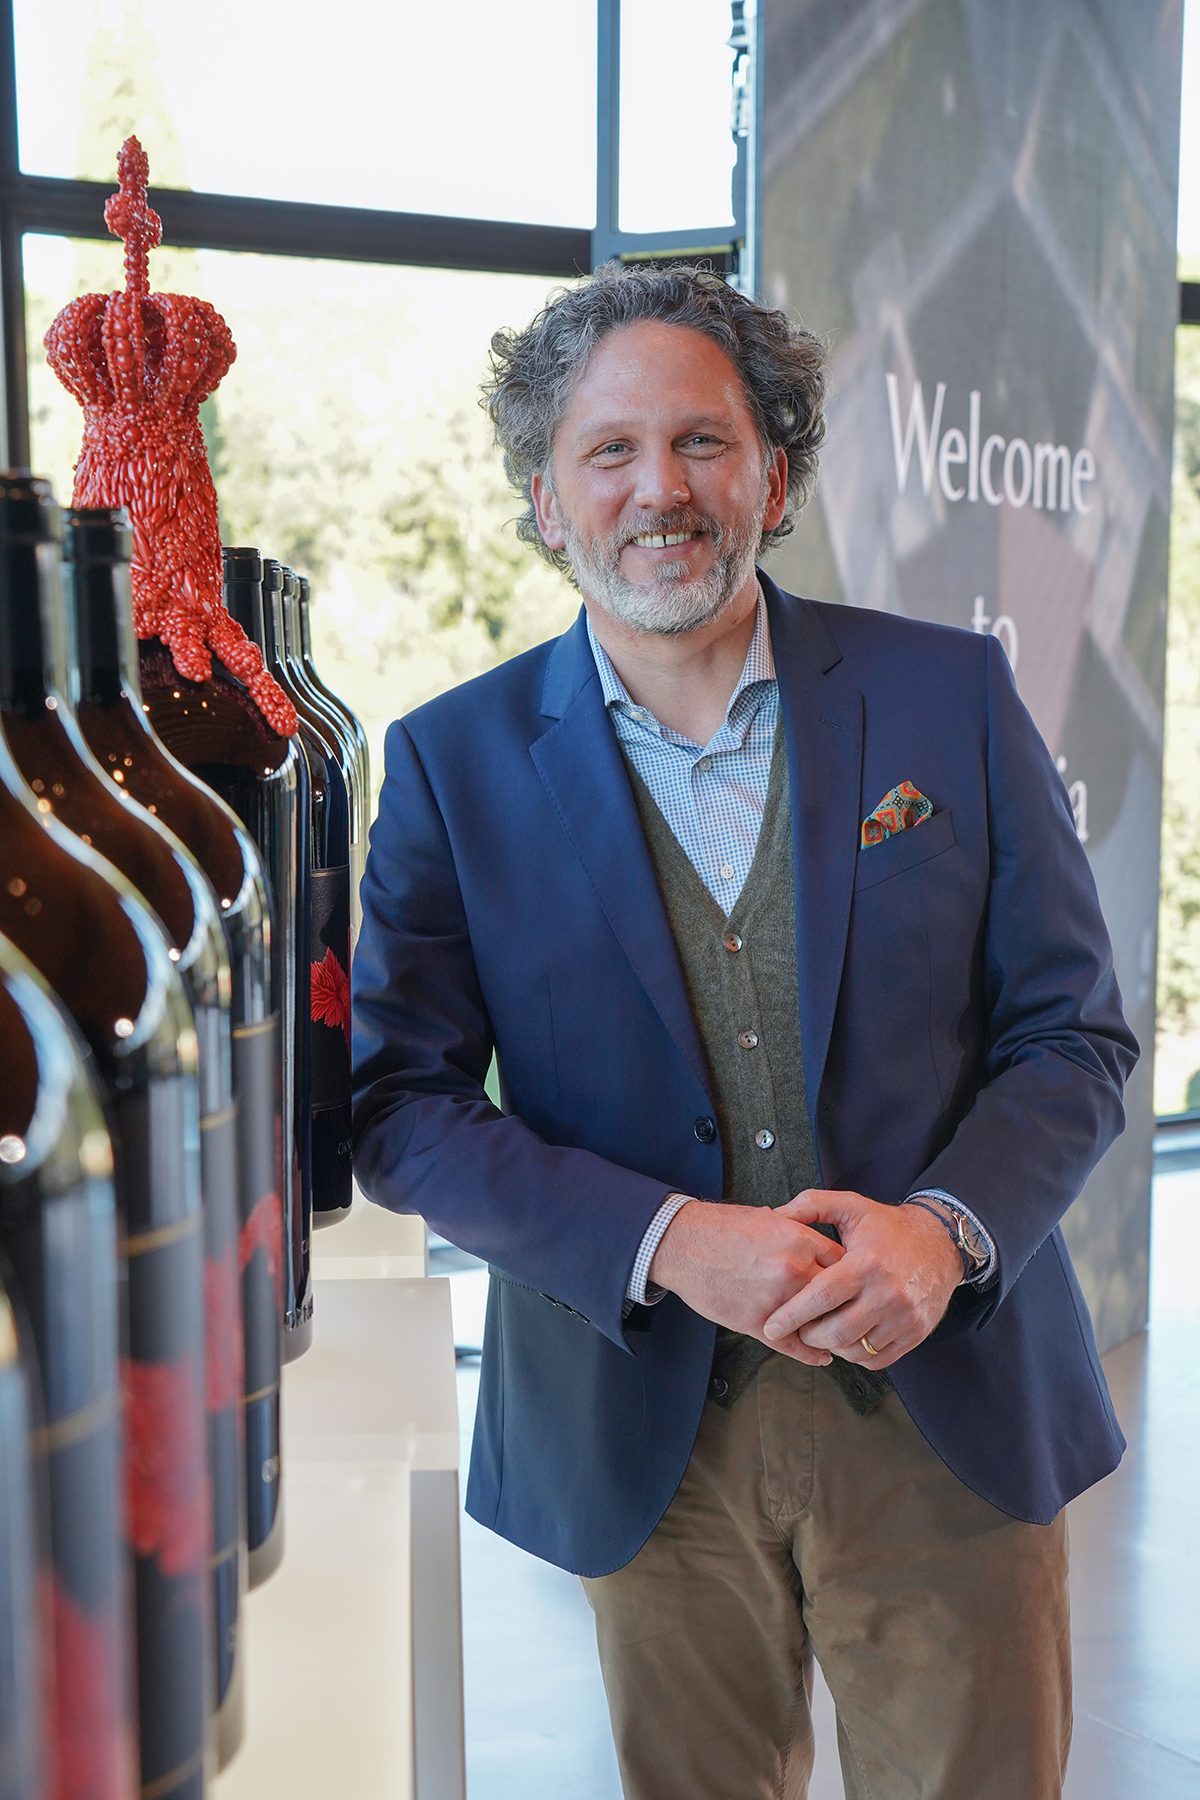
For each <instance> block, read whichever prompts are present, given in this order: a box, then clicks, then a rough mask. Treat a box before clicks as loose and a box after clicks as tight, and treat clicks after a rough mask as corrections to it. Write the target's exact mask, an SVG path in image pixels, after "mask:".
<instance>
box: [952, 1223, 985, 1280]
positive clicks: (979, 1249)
mask: <svg viewBox="0 0 1200 1800" xmlns="http://www.w3.org/2000/svg"><path fill="white" fill-rule="evenodd" d="M954 1216H955V1218H956V1219H957V1220H958V1231H959V1236H960V1238H961V1239H962V1247H963V1249H964V1250H965V1251H966V1253H967V1255H968V1256H969V1257H970V1258H971V1261H972V1262H973V1263H974V1264H975V1266H976V1268H977V1269H982V1267H983V1265H984V1263H985V1262H986V1261H987V1259H988V1253H987V1246H986V1244H985V1243H984V1241H983V1238H982V1236H981V1235H980V1233H979V1232H978V1231H977V1230H976V1228H975V1226H974V1225H972V1223H971V1221H970V1219H965V1218H964V1217H963V1215H962V1213H956V1214H955V1215H954Z"/></svg>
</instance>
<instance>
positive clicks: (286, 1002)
mask: <svg viewBox="0 0 1200 1800" xmlns="http://www.w3.org/2000/svg"><path fill="white" fill-rule="evenodd" d="M226 577H227V584H226V596H227V600H230V599H231V600H232V602H233V604H232V605H231V607H230V610H231V612H234V611H235V608H238V607H239V606H240V607H241V610H242V611H245V612H246V614H247V616H249V615H250V614H251V613H252V611H253V602H254V599H255V597H256V596H257V600H258V622H257V632H258V634H257V636H256V637H255V642H257V643H258V644H259V645H260V647H261V642H262V594H261V579H262V577H261V563H257V572H256V566H255V563H253V562H252V563H251V564H249V566H248V568H247V570H246V572H245V573H244V574H243V573H242V572H241V570H240V569H239V567H237V566H233V567H232V568H231V566H230V564H229V562H228V560H227V564H226ZM235 616H238V617H239V618H240V620H241V623H242V624H243V626H246V618H241V613H240V612H235ZM251 624H253V620H251ZM247 630H248V632H249V634H250V635H251V636H254V632H253V631H252V630H251V629H250V627H249V626H247ZM140 668H141V684H142V701H143V704H144V706H145V707H146V710H147V713H148V715H149V718H150V723H151V724H152V725H153V727H154V729H155V731H156V732H157V733H158V735H159V737H161V738H162V740H163V741H164V742H165V744H166V745H167V748H168V749H169V750H170V751H171V752H172V753H173V754H174V755H175V756H176V757H178V759H179V761H180V762H181V763H182V764H183V765H184V767H185V768H187V769H190V770H191V772H192V774H193V775H195V776H196V777H197V778H198V779H199V780H200V781H202V782H204V783H205V784H206V786H208V787H210V788H213V789H214V790H215V791H216V793H218V794H219V795H220V796H221V798H222V799H223V800H224V801H226V802H227V803H228V805H230V806H231V807H232V808H233V810H234V812H235V813H236V814H237V816H238V818H239V819H241V821H242V823H243V824H244V825H245V827H246V829H247V830H248V831H249V833H250V836H251V837H252V838H253V839H254V842H255V844H256V845H257V846H258V849H259V852H260V854H261V855H262V859H263V862H264V863H265V865H266V869H267V874H268V876H269V878H270V882H271V890H272V898H273V901H274V908H275V919H274V924H275V929H274V933H273V937H272V951H271V957H272V970H273V978H274V992H275V995H276V998H277V1005H278V1009H279V1014H280V1025H281V1032H280V1042H281V1047H282V1067H283V1099H282V1109H281V1121H280V1124H281V1137H280V1149H279V1154H278V1160H279V1165H280V1168H281V1171H282V1188H281V1192H282V1196H283V1208H284V1238H285V1251H286V1254H285V1258H284V1295H283V1309H284V1325H285V1333H284V1355H285V1357H286V1358H287V1359H288V1360H289V1361H290V1360H291V1359H292V1358H294V1357H297V1356H299V1355H300V1354H301V1352H302V1351H303V1350H305V1349H307V1347H308V1345H309V1344H310V1343H311V1341H312V1278H311V1273H310V1268H309V1249H310V1236H311V1222H312V1171H311V1162H310V1145H309V1112H308V1080H307V1071H306V1070H303V1069H302V1068H300V1067H298V1065H297V1057H296V1045H297V1019H307V1017H308V1009H309V992H308V990H309V945H308V916H309V894H308V850H307V843H306V837H307V830H308V805H309V802H308V768H307V764H306V762H305V758H304V753H303V751H302V750H301V749H300V747H299V745H298V744H297V743H296V742H295V740H294V739H292V738H287V737H280V736H279V735H278V734H277V733H276V732H274V731H272V730H271V727H270V726H269V725H268V724H267V722H266V720H265V719H264V718H263V716H262V714H261V712H260V711H259V709H258V707H257V706H256V704H255V702H254V700H253V699H252V697H251V696H250V694H249V693H248V691H247V690H246V688H245V687H244V686H243V685H242V683H241V682H240V681H238V680H237V679H236V677H235V676H232V675H230V674H229V672H228V671H227V670H226V669H224V668H223V667H222V666H221V664H220V663H219V662H218V661H216V660H214V662H213V673H212V678H211V679H210V680H208V681H185V680H184V679H183V677H182V676H181V675H180V674H179V673H178V671H177V670H176V668H175V665H174V663H173V662H172V661H171V656H170V653H169V651H167V650H166V649H165V648H164V647H163V646H162V645H161V644H158V643H155V642H149V641H147V642H143V643H142V645H141V647H140ZM303 1041H304V1042H305V1043H306V1042H307V1033H305V1034H304V1040H303Z"/></svg>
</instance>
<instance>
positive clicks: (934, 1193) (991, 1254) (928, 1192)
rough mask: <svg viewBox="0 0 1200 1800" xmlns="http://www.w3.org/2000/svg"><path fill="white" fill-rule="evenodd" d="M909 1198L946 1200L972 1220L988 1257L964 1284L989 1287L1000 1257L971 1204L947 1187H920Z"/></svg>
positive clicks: (990, 1235) (965, 1279)
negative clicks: (963, 1200) (960, 1198)
mask: <svg viewBox="0 0 1200 1800" xmlns="http://www.w3.org/2000/svg"><path fill="white" fill-rule="evenodd" d="M907 1199H909V1200H941V1201H944V1202H945V1204H946V1205H947V1206H952V1207H953V1208H954V1210H955V1211H956V1212H960V1213H961V1214H962V1216H963V1218H964V1219H968V1220H969V1221H970V1222H971V1224H972V1225H973V1226H974V1227H975V1229H976V1231H977V1232H978V1233H979V1235H980V1237H981V1238H982V1239H983V1241H984V1244H985V1245H986V1246H987V1253H988V1258H987V1261H986V1262H985V1263H984V1265H983V1267H982V1269H977V1270H976V1271H975V1273H974V1275H967V1276H964V1278H963V1286H964V1287H973V1288H984V1287H987V1285H988V1283H989V1282H990V1281H992V1280H993V1278H994V1277H995V1274H996V1267H997V1264H998V1262H999V1258H998V1256H997V1255H996V1244H995V1240H994V1239H993V1237H992V1234H991V1232H990V1231H989V1230H988V1229H987V1227H986V1225H984V1223H983V1221H982V1220H981V1219H979V1218H977V1217H976V1215H975V1214H974V1213H973V1212H972V1211H971V1209H970V1207H969V1206H964V1205H963V1203H962V1201H961V1200H959V1199H957V1198H956V1197H955V1196H954V1195H953V1194H948V1193H947V1192H946V1190H945V1188H918V1189H917V1191H916V1193H914V1194H909V1195H908V1196H907ZM947 1223H949V1221H947Z"/></svg>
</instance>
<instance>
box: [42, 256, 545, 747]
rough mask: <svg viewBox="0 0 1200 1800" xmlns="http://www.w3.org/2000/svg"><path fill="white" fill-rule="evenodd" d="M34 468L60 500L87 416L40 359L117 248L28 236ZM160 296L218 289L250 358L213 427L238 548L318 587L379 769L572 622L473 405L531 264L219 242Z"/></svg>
mask: <svg viewBox="0 0 1200 1800" xmlns="http://www.w3.org/2000/svg"><path fill="white" fill-rule="evenodd" d="M25 257H26V264H25V267H26V306H27V312H28V322H29V344H30V368H29V386H30V412H31V420H30V423H31V430H32V439H33V444H32V448H33V462H34V467H35V469H37V471H38V472H39V473H40V474H44V475H48V476H49V477H50V479H51V480H52V482H53V483H54V489H55V493H56V495H57V496H58V498H59V499H60V500H62V501H63V502H64V503H66V502H69V500H70V496H71V469H72V464H73V461H74V458H75V457H76V456H77V454H78V451H79V442H80V435H81V419H82V415H81V413H80V411H79V408H78V406H77V405H76V403H75V401H74V400H72V399H71V398H70V396H69V395H68V394H67V393H66V390H65V389H64V388H62V387H60V385H59V383H58V381H57V380H56V379H55V377H54V376H53V375H52V374H51V372H50V370H49V368H48V366H47V364H46V362H45V359H44V356H43V355H42V353H41V349H40V346H41V340H42V337H43V335H44V333H45V330H46V327H47V326H48V324H49V323H50V320H51V319H52V317H53V316H54V314H55V313H56V312H57V310H58V308H59V307H60V306H62V305H63V304H64V303H65V302H66V301H67V300H68V299H69V298H70V297H71V296H72V295H74V294H76V293H81V292H89V291H90V292H96V291H99V292H104V291H106V290H107V289H110V288H113V287H115V286H117V285H118V284H119V282H120V279H121V274H120V249H119V246H117V245H116V244H113V245H112V246H111V248H109V247H108V246H105V245H99V244H95V245H93V244H75V243H70V242H67V241H65V240H63V239H61V238H26V240H25ZM151 272H152V279H153V281H154V285H155V287H156V288H159V289H165V290H171V291H175V292H180V293H187V294H194V295H198V296H202V297H203V298H205V299H208V300H211V301H212V302H213V304H214V305H215V306H217V307H218V308H219V310H220V311H221V312H222V313H223V314H224V316H225V319H226V321H227V323H228V324H229V326H230V328H231V330H232V332H233V335H234V338H235V340H236V342H237V346H238V355H237V361H236V362H235V363H234V365H233V368H232V369H231V370H230V372H229V374H228V375H227V376H226V377H225V379H224V381H223V382H222V383H221V385H220V387H219V388H218V389H217V391H216V393H215V394H214V395H213V396H212V398H211V399H210V400H209V401H207V402H206V403H205V407H204V411H203V420H204V427H205V436H206V439H207V443H208V447H209V457H210V460H211V463H212V467H213V474H214V477H215V479H216V484H217V492H218V495H219V498H220V502H221V512H222V536H223V537H224V539H225V541H226V543H243V544H257V545H258V546H259V547H260V548H261V549H262V550H263V551H264V553H265V554H267V555H270V556H277V557H279V558H280V559H281V560H282V561H285V562H289V563H291V564H292V565H293V567H295V568H297V569H298V570H300V571H301V572H302V573H304V574H307V575H308V576H309V577H310V578H311V580H312V584H313V635H314V654H315V656H316V659H317V664H318V667H319V668H320V670H321V674H322V676H323V678H324V680H325V681H326V682H327V683H328V684H329V685H330V686H331V687H332V688H334V689H335V690H337V691H338V692H339V693H341V694H342V695H343V696H344V698H345V699H346V700H347V701H348V702H349V704H350V705H351V706H353V707H354V709H355V710H356V711H357V712H358V713H359V714H360V715H361V717H362V719H363V722H364V724H365V725H366V727H367V731H368V733H369V735H370V738H371V744H372V762H373V769H374V774H375V778H376V781H378V780H379V778H380V776H381V774H382V769H383V734H384V731H385V729H386V727H387V725H388V724H389V723H390V722H391V720H392V719H394V718H395V717H396V716H397V715H398V714H399V713H402V712H405V711H407V710H408V709H409V708H410V707H412V706H415V705H418V704H419V703H420V702H421V701H422V700H425V699H428V698H429V697H430V696H432V695H433V694H436V693H438V692H439V691H440V690H441V689H443V688H446V687H449V686H451V685H452V684H454V683H456V682H458V681H462V680H465V679H466V678H467V677H468V676H470V675H473V674H476V673H479V672H480V671H482V670H484V669H486V668H489V667H490V666H491V665H493V664H494V663H497V662H500V661H502V660H503V659H504V658H505V657H507V656H510V655H512V654H514V653H515V652H516V651H518V650H523V649H525V648H527V647H528V646H529V645H531V644H535V643H538V642H540V641H541V640H542V639H544V638H547V637H550V636H551V635H553V634H554V633H556V632H558V631H561V630H562V629H563V628H564V627H565V626H566V625H567V624H568V623H569V622H570V620H571V619H572V618H573V617H574V614H575V611H576V608H577V605H578V600H577V598H576V596H575V593H574V590H573V589H572V588H570V587H569V586H568V584H567V583H566V582H565V581H564V580H563V578H562V577H561V576H560V575H558V574H557V573H556V572H555V571H554V570H553V569H551V568H550V567H549V566H548V565H547V564H546V563H544V562H543V561H542V560H541V559H540V558H539V557H538V556H537V555H536V554H535V553H534V552H533V551H532V550H530V549H529V548H527V547H526V546H525V545H523V544H520V543H518V541H517V539H516V536H515V533H514V531H513V529H512V525H511V523H510V521H511V520H512V519H513V518H514V516H515V514H516V511H517V503H516V500H515V497H514V496H513V495H512V493H511V492H510V490H509V488H508V487H507V484H506V482H505V480H504V475H503V471H502V469H501V466H500V459H499V456H498V453H497V452H496V451H495V449H494V448H493V446H492V444H491V441H490V433H489V429H488V426H487V422H486V419H485V417H484V414H483V413H482V412H481V410H480V408H479V406H478V404H477V402H478V395H479V380H480V377H481V375H482V373H483V371H484V369H485V366H486V360H487V351H488V344H489V341H490V339H491V335H492V333H493V331H495V330H496V329H497V328H498V327H499V326H501V325H523V324H525V323H527V321H528V320H529V319H530V318H531V317H532V316H533V314H534V313H535V312H536V311H537V310H538V308H539V307H540V306H541V305H542V304H543V303H544V301H545V298H546V284H545V283H544V282H542V281H538V280H535V279H532V278H530V277H527V276H511V275H475V274H462V273H448V272H446V271H443V270H430V269H399V268H376V267H372V266H364V265H362V264H360V263H352V264H346V263H335V262H302V261H298V260H295V259H291V258H286V257H269V256H242V255H230V254H225V253H218V252H213V251H175V252H168V253H165V254H164V253H161V252H160V253H156V254H155V256H154V257H153V258H152V260H151Z"/></svg>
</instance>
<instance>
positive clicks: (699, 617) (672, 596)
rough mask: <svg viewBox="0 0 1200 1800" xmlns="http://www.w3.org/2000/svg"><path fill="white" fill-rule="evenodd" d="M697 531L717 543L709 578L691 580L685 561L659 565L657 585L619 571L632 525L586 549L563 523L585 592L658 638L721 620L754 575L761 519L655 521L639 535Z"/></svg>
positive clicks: (569, 553)
mask: <svg viewBox="0 0 1200 1800" xmlns="http://www.w3.org/2000/svg"><path fill="white" fill-rule="evenodd" d="M764 506H765V502H764ZM695 530H706V531H707V532H708V534H709V536H710V537H711V538H712V541H713V548H714V551H715V557H714V561H713V565H712V567H711V568H710V569H709V570H708V571H707V573H706V574H704V575H701V576H699V577H696V578H695V579H693V580H690V581H689V580H688V579H687V573H688V565H687V563H686V562H674V563H660V564H659V565H658V568H657V569H656V570H655V574H654V579H653V581H650V582H646V583H641V582H632V581H626V580H625V578H624V576H623V575H622V574H621V573H620V571H619V568H618V562H619V559H620V555H621V551H622V550H623V549H624V548H625V545H626V544H627V543H628V542H629V540H630V531H629V528H628V527H626V528H625V529H624V530H623V531H621V532H619V533H616V532H614V533H613V535H612V536H611V537H607V538H597V539H596V540H595V541H594V542H593V543H592V544H591V545H590V546H585V545H584V543H583V541H582V539H581V538H580V537H579V535H578V533H577V532H576V531H575V528H574V526H573V525H572V524H571V523H570V522H569V521H564V523H563V535H564V537H565V538H566V540H567V541H566V545H565V549H566V553H567V556H568V558H569V559H570V563H571V567H572V569H573V571H574V574H575V580H576V582H577V584H578V586H579V588H580V591H581V592H582V593H584V594H586V595H587V597H588V599H589V600H594V601H595V602H596V604H597V605H598V606H602V607H603V608H604V610H605V612H607V613H609V614H611V616H612V617H613V618H614V619H619V620H620V621H621V623H622V624H623V625H628V626H630V627H631V628H632V629H633V630H634V631H643V632H646V633H649V634H653V635H654V636H657V637H678V636H680V635H681V634H682V633H683V632H686V631H695V630H697V629H698V627H699V626H701V625H710V624H711V623H712V621H713V620H714V619H719V618H720V617H721V615H722V613H724V612H727V611H728V610H729V607H730V606H731V605H732V603H733V601H734V600H735V599H736V598H737V596H738V594H739V593H740V592H741V591H742V589H743V588H744V587H745V585H746V582H747V581H748V580H749V579H750V577H751V575H752V574H753V572H754V559H755V556H756V554H757V551H758V545H759V540H760V538H761V535H762V520H761V517H760V518H758V519H755V520H754V521H753V522H752V524H751V525H750V526H749V527H748V528H746V529H745V530H740V529H738V528H736V527H733V526H723V525H721V524H719V523H718V522H717V521H716V520H715V519H704V518H700V517H699V516H698V515H690V516H689V517H687V518H686V519H684V520H683V521H680V520H679V519H675V520H672V521H670V522H666V521H665V520H652V521H650V522H648V523H646V524H643V525H638V526H637V528H636V531H637V534H638V535H640V534H642V533H645V532H651V531H654V532H658V533H661V534H664V535H665V534H667V533H669V532H673V531H695Z"/></svg>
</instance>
